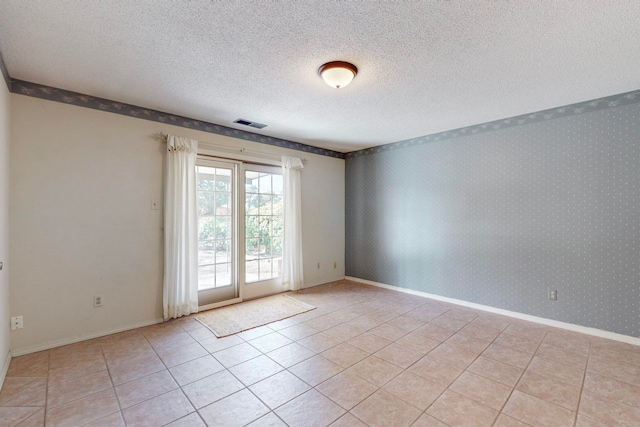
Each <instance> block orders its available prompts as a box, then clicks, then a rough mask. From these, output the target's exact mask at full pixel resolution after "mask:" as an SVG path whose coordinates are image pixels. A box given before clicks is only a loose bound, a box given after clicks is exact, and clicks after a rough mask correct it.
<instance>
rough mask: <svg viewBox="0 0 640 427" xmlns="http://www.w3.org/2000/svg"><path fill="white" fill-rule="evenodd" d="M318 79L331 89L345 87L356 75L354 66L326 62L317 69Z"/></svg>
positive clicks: (342, 62) (356, 71) (356, 69)
mask: <svg viewBox="0 0 640 427" xmlns="http://www.w3.org/2000/svg"><path fill="white" fill-rule="evenodd" d="M318 74H320V77H322V79H323V80H324V81H325V82H326V83H327V84H328V85H329V86H331V87H335V88H336V89H340V88H341V87H345V86H346V85H348V84H349V83H351V80H353V78H354V77H355V76H356V74H358V68H356V66H355V65H353V64H350V63H348V62H344V61H332V62H327V63H326V64H324V65H322V66H321V67H320V68H319V69H318Z"/></svg>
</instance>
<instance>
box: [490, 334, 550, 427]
mask: <svg viewBox="0 0 640 427" xmlns="http://www.w3.org/2000/svg"><path fill="white" fill-rule="evenodd" d="M548 333H549V332H548V331H547V330H546V328H545V332H544V336H543V337H542V339H541V340H540V342H539V343H538V346H537V347H536V350H535V351H534V352H533V354H532V355H531V359H529V362H528V363H527V366H525V367H524V369H523V370H522V373H521V374H520V377H518V381H517V382H516V384H515V385H514V386H513V388H512V389H511V392H510V393H509V397H507V399H506V400H505V401H504V404H503V405H502V408H500V412H498V417H496V419H495V421H494V422H493V425H494V426H495V423H496V422H498V418H499V417H500V414H502V413H503V412H502V411H503V410H504V408H505V406H507V403H509V400H510V399H511V396H512V395H513V392H514V391H516V389H517V388H518V384H520V381H521V380H522V377H523V376H524V374H525V373H526V372H527V369H528V368H529V365H531V362H533V359H534V357H536V353H537V352H538V350H539V349H540V346H541V345H542V343H543V342H544V339H545V338H546V337H547V334H548ZM518 391H519V390H518ZM521 393H524V392H522V391H521ZM526 394H528V393H526ZM533 397H535V396H533ZM505 415H506V416H510V415H508V414H505ZM512 418H515V417H512ZM518 421H520V422H522V423H523V424H527V425H529V424H528V423H525V422H524V421H522V420H520V419H518Z"/></svg>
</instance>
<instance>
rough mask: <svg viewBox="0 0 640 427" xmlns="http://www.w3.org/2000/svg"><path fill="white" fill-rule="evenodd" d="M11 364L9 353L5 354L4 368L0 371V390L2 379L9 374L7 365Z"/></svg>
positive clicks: (2, 383)
mask: <svg viewBox="0 0 640 427" xmlns="http://www.w3.org/2000/svg"><path fill="white" fill-rule="evenodd" d="M10 364H11V352H10V351H9V352H8V353H7V358H6V359H5V360H4V366H2V370H1V371H0V390H2V386H3V385H4V379H5V378H6V377H7V372H9V365H10Z"/></svg>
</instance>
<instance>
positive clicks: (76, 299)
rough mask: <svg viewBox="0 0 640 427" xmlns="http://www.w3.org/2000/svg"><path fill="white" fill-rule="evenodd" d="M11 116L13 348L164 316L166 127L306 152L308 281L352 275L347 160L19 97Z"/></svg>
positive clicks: (218, 140) (238, 143) (223, 141)
mask: <svg viewBox="0 0 640 427" xmlns="http://www.w3.org/2000/svg"><path fill="white" fill-rule="evenodd" d="M11 114H12V116H11V120H12V126H11V150H12V151H11V182H12V185H11V198H10V200H11V228H12V233H11V241H10V248H11V254H12V268H11V313H12V315H13V316H15V315H24V329H21V330H18V331H14V332H13V335H12V341H11V348H12V351H13V353H14V354H16V353H24V352H27V351H33V350H35V349H37V348H42V347H44V346H50V345H52V344H59V343H62V342H66V341H69V340H73V339H76V338H78V337H87V336H91V335H99V334H104V333H105V332H108V331H112V330H118V329H124V328H128V327H132V326H135V325H142V324H146V323H151V322H155V321H156V320H157V319H159V318H161V317H162V229H161V224H162V217H161V214H162V213H161V211H160V210H151V209H150V202H151V200H152V199H156V200H158V201H160V203H161V201H162V168H163V153H164V143H163V142H161V141H160V140H159V139H158V138H157V135H158V134H159V133H160V132H165V133H173V134H176V135H181V136H187V137H190V138H194V139H198V140H200V141H206V142H211V143H214V144H220V145H229V146H234V147H244V148H248V149H253V150H260V151H269V152H273V153H277V154H287V155H296V156H299V157H304V158H306V159H307V162H306V164H305V169H304V171H303V192H304V193H303V203H302V209H303V213H302V215H303V239H304V259H305V272H304V273H305V282H306V285H307V286H310V285H316V284H320V283H325V282H329V281H333V280H338V279H341V278H343V277H344V161H343V160H341V159H333V158H329V157H324V156H318V155H313V154H308V153H301V152H298V151H291V150H286V149H281V148H276V147H270V146H267V145H264V144H257V143H251V142H248V141H243V140H238V139H233V138H228V137H223V136H218V135H213V134H208V133H203V132H199V131H192V130H189V129H184V128H178V127H173V126H169V125H165V124H161V123H155V122H150V121H146V120H141V119H135V118H131V117H125V116H120V115H117V114H111V113H105V112H101V111H96V110H91V109H86V108H82V107H75V106H70V105H65V104H60V103H56V102H51V101H45V100H41V99H36V98H31V97H26V96H23V95H17V94H13V95H12V100H11ZM160 205H161V206H162V204H160ZM334 260H335V261H337V262H338V268H336V269H333V261H334ZM316 262H320V263H321V268H320V269H316ZM93 295H102V296H103V299H104V307H102V308H93V305H92V302H93Z"/></svg>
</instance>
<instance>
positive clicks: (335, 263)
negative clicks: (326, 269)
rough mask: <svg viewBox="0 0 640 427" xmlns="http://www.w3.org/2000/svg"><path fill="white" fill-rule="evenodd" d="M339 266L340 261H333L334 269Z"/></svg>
mask: <svg viewBox="0 0 640 427" xmlns="http://www.w3.org/2000/svg"><path fill="white" fill-rule="evenodd" d="M337 266H338V263H337V262H335V261H333V269H334V270H335V269H336V267H337Z"/></svg>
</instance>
